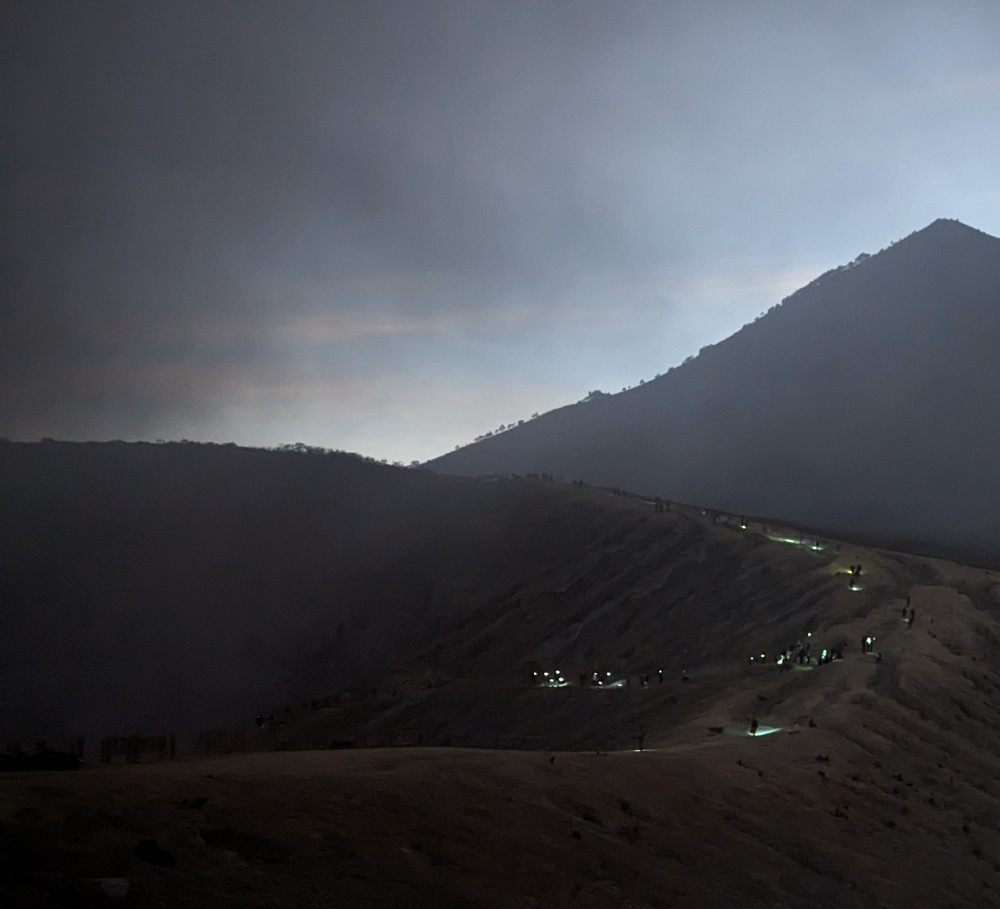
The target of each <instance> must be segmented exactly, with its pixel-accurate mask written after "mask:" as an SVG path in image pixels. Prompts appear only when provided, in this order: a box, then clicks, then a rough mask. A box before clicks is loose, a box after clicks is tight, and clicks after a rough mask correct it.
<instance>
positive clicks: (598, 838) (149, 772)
mask: <svg viewBox="0 0 1000 909" xmlns="http://www.w3.org/2000/svg"><path fill="white" fill-rule="evenodd" d="M713 532H714V530H713ZM719 532H720V533H721V532H722V530H720V531H719ZM730 532H735V531H730ZM764 545H768V544H764ZM787 545H790V544H787ZM796 551H797V550H796V549H789V552H796ZM844 555H845V556H847V557H848V559H852V558H858V557H861V558H864V559H865V560H866V561H865V569H864V573H868V570H869V569H868V566H869V565H870V566H871V571H872V574H873V577H872V584H871V586H870V587H868V588H866V590H865V591H856V592H851V593H852V596H854V599H853V603H854V605H853V607H851V606H848V605H847V604H848V602H850V601H844V602H843V603H838V604H837V605H833V604H830V609H829V611H828V612H827V611H825V610H824V612H823V613H822V614H820V615H813V616H809V617H808V618H812V619H813V620H814V622H813V625H812V627H814V628H815V629H816V631H815V632H814V634H815V635H817V636H818V637H831V638H832V637H833V636H835V635H840V634H843V635H845V636H847V637H850V636H851V635H854V636H857V635H859V634H861V633H862V631H864V632H866V633H870V634H873V635H875V636H876V642H877V645H878V647H879V648H880V651H878V652H873V653H862V652H861V648H860V646H848V649H847V650H846V652H845V653H844V656H843V659H840V660H837V661H834V662H832V663H828V664H824V665H820V666H815V667H812V668H805V667H802V668H797V669H793V670H791V671H789V672H785V673H782V672H779V671H778V669H777V667H776V666H774V665H773V664H771V665H770V666H764V665H751V664H749V663H746V665H743V661H740V664H741V665H739V666H728V667H727V666H725V665H720V666H717V667H714V668H713V671H711V672H703V673H692V674H691V681H690V682H687V683H678V684H679V685H683V686H684V688H685V689H686V691H685V692H683V693H681V692H678V691H677V686H670V685H669V683H667V682H665V683H664V687H667V688H669V689H670V690H672V691H673V693H674V695H675V697H676V698H677V700H678V701H686V702H687V706H686V707H684V708H682V709H681V710H680V712H679V713H678V712H677V709H678V708H677V707H676V705H673V704H671V703H669V699H668V698H665V697H659V696H652V695H651V696H649V697H648V699H647V702H646V704H645V711H644V713H643V714H642V716H643V718H644V721H645V723H646V724H647V725H648V727H649V733H648V735H647V737H646V741H645V748H644V750H643V751H642V752H639V751H637V750H635V742H632V743H630V744H628V746H627V747H625V748H619V749H616V750H611V751H608V750H606V748H602V749H588V750H586V751H584V750H577V751H561V750H560V751H542V752H538V751H534V752H533V751H498V750H493V749H484V750H476V749H465V748H455V747H450V748H442V747H433V748H419V747H417V748H394V749H358V750H337V751H330V750H319V751H308V752H291V753H289V752H280V753H263V754H252V755H238V756H232V757H224V758H209V759H199V760H192V761H181V762H175V763H172V764H171V763H166V764H153V765H145V766H143V765H139V766H131V767H130V766H117V767H106V768H104V767H102V768H97V769H93V770H83V771H80V772H76V773H65V774H47V775H43V774H37V773H26V774H7V775H4V776H2V777H0V796H2V798H0V844H2V848H0V898H3V899H4V900H6V901H7V902H9V903H11V904H13V905H37V906H54V905H84V904H86V905H105V904H106V903H107V902H108V899H107V897H105V896H104V895H103V893H104V892H108V891H111V892H119V893H121V892H123V890H124V888H126V887H127V889H128V893H127V900H128V902H127V903H126V905H131V906H136V907H145V906H157V905H185V906H225V905H233V904H234V903H238V904H239V905H243V906H247V907H255V906H260V907H265V906H268V907H283V906H289V907H290V906H304V907H312V906H316V907H319V906H325V905H329V904H330V903H331V901H337V903H338V904H341V905H351V906H373V907H376V906H378V907H382V906H384V907H389V906H393V907H396V906H410V907H442V906H445V907H447V906H453V907H460V906H464V907H468V906H484V907H520V906H543V905H544V906H556V907H603V906H630V907H635V909H639V907H667V906H683V907H696V906H697V907H704V906H736V905H739V906H743V905H750V906H761V907H764V906H767V907H773V906H787V907H800V906H801V907H806V906H808V907H812V906H817V905H822V906H838V907H839V906H846V907H859V909H862V907H865V909H866V907H900V909H903V907H912V906H915V905H927V906H953V907H973V906H988V905H995V904H996V903H997V901H998V900H1000V893H998V886H1000V885H998V883H997V880H998V875H997V872H998V871H1000V835H998V834H997V819H998V818H1000V784H998V782H997V781H998V780H1000V759H998V758H997V753H998V747H997V746H998V743H1000V714H998V711H997V706H996V704H997V695H998V693H1000V674H998V672H997V668H996V658H995V650H996V646H997V642H998V641H1000V620H998V605H997V599H996V597H997V589H996V585H995V582H994V579H993V578H992V577H991V576H990V575H988V574H987V573H986V572H984V571H982V570H976V569H967V568H962V567H960V566H955V565H951V564H948V563H941V562H931V561H926V560H920V559H911V558H909V557H902V556H898V555H893V554H891V553H877V552H865V551H860V550H852V551H851V552H850V553H846V552H845V553H844ZM792 561H793V563H794V562H795V561H796V559H794V558H793V560H792ZM822 566H823V563H822V562H820V563H817V565H814V566H813V568H815V569H817V570H819V569H821V568H822ZM785 567H786V569H787V570H788V573H789V575H790V577H789V581H790V582H791V581H793V580H794V579H795V578H796V577H797V578H798V580H799V581H800V582H802V581H803V580H804V576H809V575H811V574H812V570H811V569H810V570H803V569H802V567H801V566H799V568H796V567H795V566H794V564H790V565H787V566H785ZM815 580H816V578H813V582H814V581H815ZM841 580H843V578H841ZM868 593H871V594H872V595H871V596H868V595H866V594H868ZM876 593H877V596H876V595H875V594H876ZM906 596H910V598H911V603H912V604H915V606H916V608H917V610H918V611H917V612H916V616H915V620H914V622H913V623H912V625H911V624H910V623H909V622H905V623H904V622H902V621H901V611H902V607H901V606H900V603H905V597H906ZM747 608H748V611H752V608H753V607H752V605H748V607H747ZM790 608H791V612H793V613H795V612H796V608H795V607H794V606H792V607H790ZM618 611H621V610H620V609H619V610H618ZM798 618H799V619H800V620H802V621H805V619H806V618H807V616H806V614H805V613H801V612H800V614H799V616H798ZM473 621H474V623H476V622H477V621H478V620H476V619H473ZM634 621H635V619H634V617H633V618H632V619H631V622H633V623H634ZM741 621H744V622H747V623H748V625H747V627H749V616H744V617H743V618H742V619H741ZM625 624H629V622H628V621H626V622H625ZM779 628H781V626H780V623H779V625H778V626H771V625H769V624H768V622H767V621H766V617H764V616H760V617H758V624H757V629H756V634H757V637H758V639H760V638H762V637H766V636H767V634H769V633H772V632H775V633H780V632H779V631H778V629H779ZM781 630H784V629H783V628H781ZM622 634H623V637H624V638H625V639H627V638H628V633H627V629H625V630H624V631H623V633H622ZM720 635H721V637H722V639H723V640H724V639H725V637H726V631H725V629H720ZM878 654H880V658H878ZM723 662H724V661H723ZM451 684H454V683H451ZM443 687H447V685H445V686H443ZM477 687H478V691H479V693H480V694H481V695H483V694H485V693H486V692H487V691H488V688H489V686H488V684H483V683H482V680H480V683H479V684H478V686H477ZM656 688H657V689H658V688H659V685H658V683H657V685H656ZM642 690H643V689H641V688H640V690H639V691H638V692H637V691H634V690H632V689H615V690H589V691H583V690H579V689H578V690H576V691H574V690H571V689H551V690H544V691H537V692H536V693H539V694H544V695H547V696H549V700H548V702H547V704H545V705H543V706H540V705H539V704H538V703H537V702H536V703H534V704H532V703H531V702H530V701H526V700H523V699H522V700H521V701H520V702H519V703H518V709H519V710H520V711H524V712H527V713H532V714H533V716H531V717H530V718H529V722H532V723H535V724H536V725H539V724H540V725H542V726H543V727H544V725H545V724H546V723H552V724H553V725H554V726H555V727H556V728H555V730H553V732H552V735H553V736H554V737H556V738H558V737H559V736H566V730H565V728H564V725H565V724H564V723H563V721H562V719H561V718H565V716H567V715H569V714H575V715H576V716H577V717H580V716H581V714H580V712H579V711H578V710H576V709H575V708H573V707H571V706H564V708H562V709H560V708H559V707H558V706H556V705H558V703H559V702H558V701H556V700H555V699H556V698H564V699H565V700H564V702H563V703H564V705H571V703H572V699H573V698H574V697H575V698H577V699H578V698H579V697H581V696H583V695H589V696H591V697H595V698H609V697H611V698H616V697H621V698H622V700H620V701H618V703H617V706H616V707H615V713H617V714H620V715H622V716H623V717H627V716H628V715H629V714H630V713H631V712H634V711H635V710H636V708H637V704H636V703H635V701H636V700H638V698H636V699H632V702H630V698H632V695H637V694H640V692H641V691H642ZM655 693H656V695H658V694H659V693H658V691H657V692H655ZM647 694H648V692H647ZM472 700H473V699H472V698H471V697H468V698H466V699H465V707H464V708H462V706H461V704H462V701H463V698H462V697H461V696H460V697H458V698H456V699H455V705H453V710H454V712H455V716H456V717H458V718H460V719H462V718H465V719H467V718H468V717H469V716H471V715H472V713H473V707H472ZM424 707H425V709H427V710H429V711H430V713H433V711H432V710H431V708H430V705H429V703H425V705H424ZM671 711H674V712H673V713H672V712H671ZM751 712H752V713H753V714H754V715H756V716H758V717H759V719H760V727H759V729H758V735H757V736H756V737H750V736H749V735H747V734H746V731H745V730H746V725H745V722H746V716H747V714H748V713H751ZM335 713H336V710H335V709H332V710H331V711H329V712H326V711H320V712H319V714H318V715H316V716H314V717H313V721H314V723H316V722H321V721H323V720H324V718H325V719H326V720H331V721H332V719H333V716H334V714H335ZM636 715H638V714H636ZM634 718H635V717H633V719H634ZM481 721H482V719H481ZM492 722H493V724H494V727H495V728H500V727H501V726H505V725H506V726H511V725H514V726H516V725H517V724H518V722H521V721H520V720H517V719H512V718H511V717H510V716H509V715H508V716H494V717H493V719H492ZM621 725H625V724H624V723H622V724H615V723H614V722H606V723H605V728H606V729H607V730H608V731H609V732H610V734H611V735H612V736H613V735H614V734H615V733H616V731H618V729H619V726H621ZM772 728H774V731H773V732H772V731H771V729H772ZM762 732H768V733H769V734H767V735H762V734H761V733H762ZM622 736H623V739H624V734H622ZM607 738H608V737H607V736H606V737H605V739H604V741H605V742H607ZM107 879H111V880H107ZM102 887H103V888H104V891H102V889H101V888H102Z"/></svg>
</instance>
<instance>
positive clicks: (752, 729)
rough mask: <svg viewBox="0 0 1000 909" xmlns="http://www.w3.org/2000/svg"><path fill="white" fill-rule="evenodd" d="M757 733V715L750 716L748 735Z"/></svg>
mask: <svg viewBox="0 0 1000 909" xmlns="http://www.w3.org/2000/svg"><path fill="white" fill-rule="evenodd" d="M756 734H757V717H751V719H750V735H756Z"/></svg>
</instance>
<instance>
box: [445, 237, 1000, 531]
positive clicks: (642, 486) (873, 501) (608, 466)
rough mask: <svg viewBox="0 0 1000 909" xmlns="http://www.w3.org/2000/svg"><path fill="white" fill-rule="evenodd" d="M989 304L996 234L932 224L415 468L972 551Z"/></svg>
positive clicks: (998, 400)
mask: <svg viewBox="0 0 1000 909" xmlns="http://www.w3.org/2000/svg"><path fill="white" fill-rule="evenodd" d="M998 299H1000V240H997V239H996V238H994V237H991V236H990V235H988V234H986V233H984V232H982V231H979V230H976V229H975V228H971V227H968V226H967V225H964V224H962V223H961V222H958V221H949V220H945V219H939V220H937V221H934V222H932V223H931V224H930V225H928V226H927V227H925V228H923V229H922V230H919V231H916V232H914V233H913V234H911V235H910V236H908V237H906V238H904V239H903V240H901V241H899V242H897V243H895V244H893V245H891V246H889V247H887V248H886V249H884V250H882V251H881V252H879V253H877V254H875V255H873V256H868V257H859V258H858V259H857V260H855V262H854V263H852V264H851V265H850V266H846V267H843V266H842V267H841V268H839V269H832V270H830V271H828V272H826V273H825V274H823V275H821V276H819V277H818V278H816V279H815V280H814V281H812V282H810V283H809V284H807V285H805V286H804V287H802V288H800V289H799V290H798V291H796V292H795V293H793V294H792V295H790V296H789V297H786V298H785V300H784V301H782V303H781V304H779V305H776V306H775V307H772V309H771V310H770V311H769V312H768V313H767V314H766V315H764V316H762V317H759V318H758V319H757V320H755V321H754V322H752V323H750V324H748V325H746V326H744V327H743V328H742V329H740V330H739V331H737V332H735V333H734V334H733V335H731V336H730V337H728V338H726V339H724V340H723V341H720V342H719V343H717V344H714V345H709V346H707V347H705V348H702V350H701V351H700V352H699V354H698V355H697V356H695V357H693V358H691V359H690V360H689V361H687V362H685V363H684V364H682V365H681V366H678V367H676V368H673V369H671V370H669V371H668V372H667V373H666V374H665V375H663V376H660V377H659V378H657V379H654V380H651V381H649V382H647V383H645V384H643V385H640V386H638V387H636V388H633V389H630V390H628V391H626V392H623V393H621V394H617V395H599V396H594V397H593V398H591V399H589V400H586V401H584V402H580V403H578V404H575V405H568V406H567V407H564V408H560V409H557V410H555V411H551V412H549V413H548V414H545V415H543V416H542V417H539V418H538V419H536V420H532V421H530V422H528V423H525V424H524V425H523V426H519V427H515V428H513V429H509V430H507V431H506V432H503V433H499V434H497V435H494V436H493V437H491V438H488V439H485V440H483V441H480V442H477V443H475V444H473V445H471V446H467V447H466V448H463V449H460V450H458V451H455V452H451V453H449V454H446V455H443V456H441V457H440V458H436V459H434V460H432V461H430V462H428V463H427V465H426V466H429V467H430V468H431V469H434V470H438V471H440V472H446V473H447V472H450V473H457V474H466V475H478V474H504V473H511V472H514V473H522V472H532V471H534V472H546V473H552V474H555V475H562V476H566V477H573V478H579V479H582V480H585V481H587V482H593V483H596V484H599V485H608V486H621V487H624V488H629V489H635V490H641V491H643V492H646V493H649V494H657V495H663V496H665V497H668V498H673V499H680V500H684V501H697V502H701V503H703V504H705V505H709V506H712V507H718V508H723V509H725V510H729V511H736V512H739V511H745V512H749V513H756V514H771V515H776V516H779V517H781V518H783V519H786V520H792V521H801V522H803V523H806V524H809V525H811V526H824V527H830V528H834V529H836V530H837V531H843V532H862V533H879V534H898V535H908V536H911V537H926V538H929V539H934V540H936V541H938V542H942V543H949V544H961V545H984V544H988V543H989V542H991V538H992V537H993V536H994V535H995V533H996V532H998V531H1000V520H993V519H991V518H985V517H984V516H983V515H982V514H980V513H977V510H976V509H973V508H971V507H970V506H969V505H968V503H967V502H966V500H967V499H968V498H969V497H970V496H975V497H977V498H978V497H983V494H985V497H986V498H988V500H990V501H1000V486H998V484H997V482H996V480H995V479H994V478H993V476H992V471H991V470H989V469H988V466H987V465H986V464H985V463H983V459H982V457H981V456H980V454H979V452H980V451H982V450H985V449H987V448H990V447H992V446H994V445H996V444H1000V432H998V431H997V429H996V428H995V427H992V426H989V425H984V421H983V420H982V419H981V415H982V413H983V412H989V411H990V409H991V408H992V407H995V408H996V409H1000V396H998V394H997V393H996V392H995V391H994V389H995V388H997V387H998V386H1000V370H998V369H997V366H996V362H995V361H996V358H995V357H994V356H993V351H994V350H995V349H996V346H997V345H998V344H1000V307H998V306H997V305H996V303H997V301H998ZM965 440H968V442H969V443H970V444H969V445H965V444H964V441H965ZM779 462H780V467H778V466H777V465H778V463H779ZM852 488H853V489H854V503H853V504H851V503H849V502H846V501H845V499H847V498H849V497H850V496H851V490H852ZM922 502H923V503H925V504H928V505H929V506H930V507H929V508H924V509H923V511H922V510H921V505H920V503H922Z"/></svg>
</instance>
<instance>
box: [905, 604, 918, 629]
mask: <svg viewBox="0 0 1000 909" xmlns="http://www.w3.org/2000/svg"><path fill="white" fill-rule="evenodd" d="M916 615H917V611H916V610H915V609H914V608H913V607H912V606H911V607H910V620H909V622H907V627H908V628H912V627H913V619H914V618H915V617H916Z"/></svg>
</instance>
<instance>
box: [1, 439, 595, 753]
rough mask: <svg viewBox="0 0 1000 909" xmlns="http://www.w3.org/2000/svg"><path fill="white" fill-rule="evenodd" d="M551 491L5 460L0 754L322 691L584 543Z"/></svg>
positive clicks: (8, 449) (87, 455)
mask: <svg viewBox="0 0 1000 909" xmlns="http://www.w3.org/2000/svg"><path fill="white" fill-rule="evenodd" d="M568 492H569V490H566V489H560V488H558V487H556V485H555V484H503V485H501V484H491V483H479V482H475V481H471V480H464V479H459V478H441V477H437V476H435V475H434V474H432V473H430V472H429V471H413V470H402V469H396V468H392V467H386V466H383V465H379V464H374V463H367V462H364V461H363V460H361V459H359V458H357V457H351V456H346V455H337V454H322V453H309V454H301V453H295V452H269V451H261V450H248V449H239V448H236V447H228V446H201V445H190V444H171V445H149V444H124V443H111V444H63V443H51V442H50V443H39V444H14V443H4V444H0V558H2V562H0V691H2V697H0V742H10V741H12V740H15V739H19V740H21V741H22V742H24V741H27V742H33V741H35V740H36V739H38V738H47V739H49V740H50V741H52V740H54V741H57V742H61V741H64V740H65V738H66V737H68V736H76V735H81V734H84V735H87V736H89V737H91V739H92V740H93V738H95V737H97V736H101V735H109V734H124V733H128V732H133V731H146V732H149V733H151V732H158V731H162V730H164V729H175V730H177V731H178V732H184V731H189V730H196V729H198V728H200V727H204V726H208V725H215V724H220V723H225V722H232V721H235V720H237V719H240V718H245V717H247V716H250V717H252V716H253V715H254V713H255V712H256V711H257V710H258V709H260V708H261V707H263V706H266V705H268V704H273V703H281V702H284V701H286V700H288V699H293V700H294V699H295V698H298V697H300V696H301V695H303V694H306V695H309V694H313V693H314V692H315V691H317V690H327V691H328V690H336V689H337V688H339V687H341V686H345V685H350V684H355V683H357V682H358V681H359V680H360V679H362V678H364V677H366V676H368V675H370V674H373V673H377V672H379V671H380V668H381V667H382V665H383V664H384V661H385V660H387V659H388V658H390V657H391V656H393V655H394V654H397V653H398V652H401V650H400V649H401V648H404V647H405V648H412V647H413V646H415V645H416V644H417V643H419V642H420V641H424V640H427V639H429V638H430V637H431V636H432V635H434V634H437V633H439V632H441V631H444V630H447V629H450V628H452V627H454V625H455V623H456V622H459V621H461V620H462V618H463V617H464V616H465V615H466V614H467V612H468V611H469V610H471V609H473V608H475V607H477V606H479V605H481V604H482V603H483V602H485V601H487V600H488V599H489V598H490V597H491V596H493V595H495V594H496V592H497V591H502V590H504V589H507V588H508V587H510V586H511V585H512V584H513V583H515V582H517V581H520V580H521V579H523V578H524V577H532V576H534V575H536V574H538V573H543V572H545V571H547V570H548V566H550V565H551V564H559V563H560V562H561V561H562V559H563V558H564V556H565V553H566V552H567V551H575V550H576V549H577V548H579V547H581V546H584V545H585V542H586V540H587V539H588V538H589V537H588V535H589V533H590V530H589V527H587V526H586V522H580V521H579V520H578V518H577V515H576V514H575V509H576V507H577V505H578V504H579V503H578V502H576V501H575V500H573V499H572V498H570V499H567V494H568Z"/></svg>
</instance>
